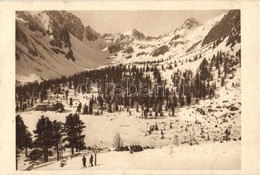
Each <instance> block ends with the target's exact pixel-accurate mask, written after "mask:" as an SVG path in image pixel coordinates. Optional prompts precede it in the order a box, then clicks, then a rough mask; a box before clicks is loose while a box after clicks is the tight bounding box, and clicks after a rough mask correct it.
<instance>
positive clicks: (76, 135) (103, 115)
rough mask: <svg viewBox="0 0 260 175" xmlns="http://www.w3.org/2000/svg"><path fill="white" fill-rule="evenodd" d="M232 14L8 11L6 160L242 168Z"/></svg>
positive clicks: (76, 165)
mask: <svg viewBox="0 0 260 175" xmlns="http://www.w3.org/2000/svg"><path fill="white" fill-rule="evenodd" d="M240 13H241V12H240V10H239V9H230V10H226V9H225V10H222V9H219V10H156V11H155V10H154V11H153V10H138V11H119V10H107V11H98V10H93V11H87V10H85V11H79V10H74V11H69V10H41V11H21V10H17V11H15V19H13V20H15V109H13V110H15V131H16V133H15V150H14V152H15V154H14V155H15V158H14V159H15V160H16V170H17V171H52V170H77V171H92V170H240V169H241V107H242V104H241V87H240V84H241V59H243V58H241V29H240V28H241V19H240Z"/></svg>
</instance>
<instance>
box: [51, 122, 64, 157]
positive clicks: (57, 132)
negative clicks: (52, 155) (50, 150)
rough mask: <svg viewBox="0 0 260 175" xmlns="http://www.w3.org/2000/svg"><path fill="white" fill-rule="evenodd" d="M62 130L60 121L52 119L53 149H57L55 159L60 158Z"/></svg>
mask: <svg viewBox="0 0 260 175" xmlns="http://www.w3.org/2000/svg"><path fill="white" fill-rule="evenodd" d="M62 134H63V130H62V123H61V122H60V121H57V120H54V121H53V142H54V146H55V149H56V151H57V161H58V160H60V150H59V149H60V148H59V146H60V144H61V138H62Z"/></svg>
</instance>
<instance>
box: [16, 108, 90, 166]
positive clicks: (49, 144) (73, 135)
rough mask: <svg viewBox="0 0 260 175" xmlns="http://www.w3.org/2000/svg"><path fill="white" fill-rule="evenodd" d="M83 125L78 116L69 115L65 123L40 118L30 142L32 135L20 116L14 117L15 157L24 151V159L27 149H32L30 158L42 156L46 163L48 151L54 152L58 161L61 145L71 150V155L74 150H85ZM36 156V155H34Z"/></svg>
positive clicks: (44, 117) (43, 117)
mask: <svg viewBox="0 0 260 175" xmlns="http://www.w3.org/2000/svg"><path fill="white" fill-rule="evenodd" d="M85 127H86V126H85V124H84V123H83V122H82V121H81V120H80V117H79V115H78V114H77V113H76V114H74V115H73V114H69V115H68V116H67V117H66V122H65V123H62V122H60V121H57V120H54V121H51V120H50V119H49V117H46V116H41V118H40V119H39V120H38V122H37V124H36V129H35V130H34V131H33V132H34V137H35V140H34V141H32V135H31V133H30V132H29V131H28V130H27V127H26V126H25V124H24V122H23V120H22V118H21V116H20V115H17V116H16V150H17V156H19V153H20V151H21V150H23V149H25V154H26V157H27V156H28V154H27V148H34V151H32V152H31V153H30V158H34V157H37V158H40V157H42V156H43V160H44V162H48V157H49V155H50V152H51V151H50V150H51V149H54V150H56V154H57V160H59V159H60V156H61V155H60V151H61V150H62V149H63V147H62V143H65V147H68V148H71V153H72V155H73V154H74V149H76V151H80V150H83V149H86V146H85V143H84V138H85V135H84V134H82V132H83V129H84V128H85ZM35 154H37V155H35Z"/></svg>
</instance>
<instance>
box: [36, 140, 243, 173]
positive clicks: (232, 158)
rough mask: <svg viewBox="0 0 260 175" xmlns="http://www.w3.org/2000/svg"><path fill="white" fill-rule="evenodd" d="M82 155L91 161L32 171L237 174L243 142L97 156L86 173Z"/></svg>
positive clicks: (77, 160)
mask: <svg viewBox="0 0 260 175" xmlns="http://www.w3.org/2000/svg"><path fill="white" fill-rule="evenodd" d="M231 148H232V149H231ZM83 155H87V160H89V159H88V158H89V156H90V154H88V153H82V154H81V155H80V156H78V157H75V158H72V159H71V158H69V159H68V160H67V162H66V165H65V166H64V167H60V163H59V162H52V163H46V165H39V166H38V167H37V166H36V167H35V168H34V169H32V170H33V171H34V170H35V171H44V170H82V171H93V170H202V169H204V170H230V169H233V170H235V169H240V164H241V161H240V156H241V151H240V142H224V143H207V144H201V145H195V146H189V145H185V146H179V147H177V146H167V147H163V148H157V149H149V150H145V151H143V152H138V153H133V154H130V153H129V152H107V153H98V154H97V166H94V167H88V168H84V169H82V161H81V159H82V156H83ZM87 165H89V163H88V161H87Z"/></svg>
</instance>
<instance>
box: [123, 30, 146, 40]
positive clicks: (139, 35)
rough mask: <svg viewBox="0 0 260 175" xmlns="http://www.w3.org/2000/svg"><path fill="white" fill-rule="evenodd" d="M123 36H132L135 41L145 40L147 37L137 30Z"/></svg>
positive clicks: (129, 31)
mask: <svg viewBox="0 0 260 175" xmlns="http://www.w3.org/2000/svg"><path fill="white" fill-rule="evenodd" d="M123 35H127V36H132V37H133V38H134V39H137V40H143V39H145V35H144V34H143V33H142V32H139V31H138V30H136V29H130V30H128V31H127V32H125V33H123Z"/></svg>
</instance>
